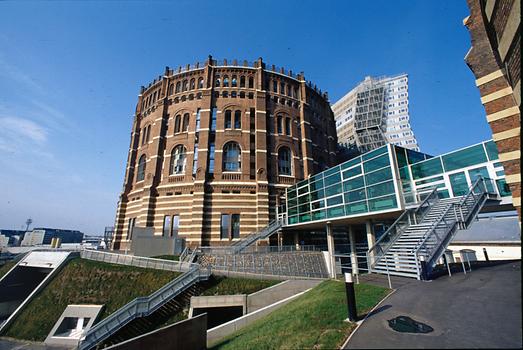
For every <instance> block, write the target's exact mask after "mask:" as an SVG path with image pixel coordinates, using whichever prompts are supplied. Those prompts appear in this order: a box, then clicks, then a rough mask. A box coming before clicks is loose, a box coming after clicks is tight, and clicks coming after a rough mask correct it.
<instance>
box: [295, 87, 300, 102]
mask: <svg viewBox="0 0 523 350" xmlns="http://www.w3.org/2000/svg"><path fill="white" fill-rule="evenodd" d="M294 98H295V99H298V98H299V96H298V88H297V87H295V88H294Z"/></svg>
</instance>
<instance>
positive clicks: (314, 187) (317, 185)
mask: <svg viewBox="0 0 523 350" xmlns="http://www.w3.org/2000/svg"><path fill="white" fill-rule="evenodd" d="M309 186H310V188H311V191H314V190H319V189H320V188H323V179H318V180H316V181H314V182H312V181H311V184H310V185H309Z"/></svg>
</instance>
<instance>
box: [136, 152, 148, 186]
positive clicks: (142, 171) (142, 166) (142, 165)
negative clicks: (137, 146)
mask: <svg viewBox="0 0 523 350" xmlns="http://www.w3.org/2000/svg"><path fill="white" fill-rule="evenodd" d="M145 162H146V159H145V154H144V155H142V156H141V157H140V160H139V161H138V172H137V174H136V181H143V180H144V179H145Z"/></svg>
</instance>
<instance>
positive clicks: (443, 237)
mask: <svg viewBox="0 0 523 350" xmlns="http://www.w3.org/2000/svg"><path fill="white" fill-rule="evenodd" d="M488 195H489V192H488V187H487V186H486V183H485V179H484V178H482V177H479V178H478V179H477V180H476V181H475V182H474V183H473V184H472V186H470V188H469V192H468V193H467V194H466V195H465V196H464V197H463V198H462V199H461V200H460V201H459V202H458V203H451V204H449V205H448V206H447V207H446V208H445V210H444V212H443V214H442V215H441V216H440V217H439V219H438V220H437V221H436V222H435V223H434V224H433V225H432V226H431V228H430V229H429V230H428V231H427V233H426V234H425V236H424V238H423V241H422V242H421V244H420V245H419V246H418V248H417V249H416V252H415V253H414V256H415V261H416V269H417V272H418V278H419V276H421V272H422V271H421V266H420V261H419V257H420V256H423V258H424V260H425V261H426V265H425V268H426V269H427V271H426V273H427V274H428V273H430V272H431V271H432V268H433V266H434V265H435V263H436V261H437V260H438V259H439V258H440V257H441V255H442V254H443V252H444V251H445V249H446V247H447V245H448V243H449V242H450V240H451V239H452V236H453V234H454V232H455V231H456V230H457V228H458V227H461V228H466V227H468V225H469V224H470V221H471V220H472V218H474V217H475V216H476V214H477V213H478V211H479V210H480V209H481V207H482V205H483V203H484V202H485V201H486V199H487V197H488ZM451 210H452V211H454V213H455V214H454V215H448V213H449V212H450V211H451ZM458 211H459V213H460V215H459V216H458V215H456V214H457V212H458Z"/></svg>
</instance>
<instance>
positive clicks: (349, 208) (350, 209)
mask: <svg viewBox="0 0 523 350" xmlns="http://www.w3.org/2000/svg"><path fill="white" fill-rule="evenodd" d="M345 212H346V213H347V215H350V214H358V213H364V212H367V202H366V201H363V202H358V203H351V204H348V205H346V206H345Z"/></svg>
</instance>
